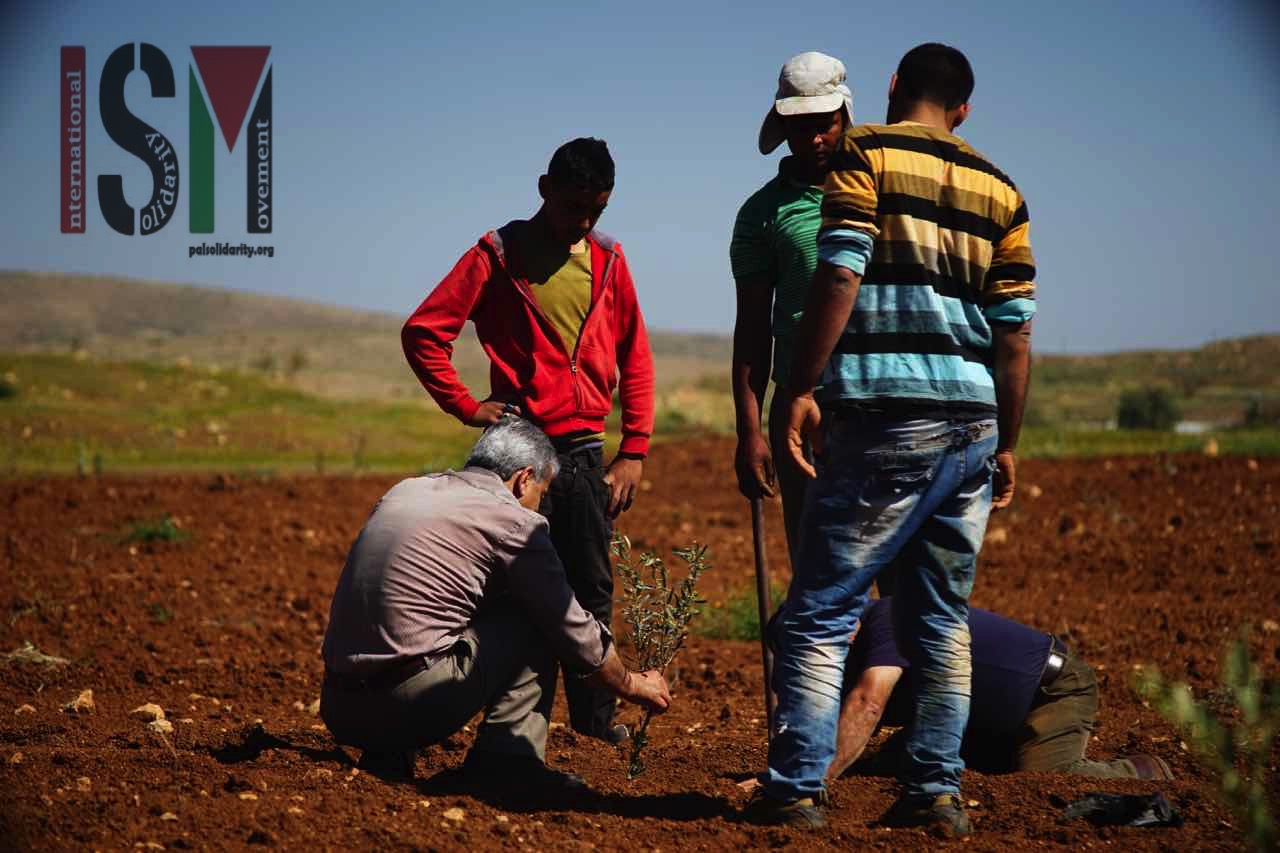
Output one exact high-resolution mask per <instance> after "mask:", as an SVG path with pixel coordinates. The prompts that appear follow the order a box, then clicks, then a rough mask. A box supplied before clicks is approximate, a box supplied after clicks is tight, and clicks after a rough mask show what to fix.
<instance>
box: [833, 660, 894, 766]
mask: <svg viewBox="0 0 1280 853" xmlns="http://www.w3.org/2000/svg"><path fill="white" fill-rule="evenodd" d="M901 677H902V667H898V666H873V667H870V668H868V669H865V670H863V672H862V676H861V677H860V678H859V679H858V684H857V686H855V687H854V688H853V689H852V690H850V691H849V693H848V695H846V696H845V697H844V704H843V705H841V707H840V722H839V723H838V728H837V729H836V758H835V761H832V762H831V767H830V768H828V770H827V779H828V780H831V779H837V778H839V777H840V774H841V773H843V772H844V771H845V770H848V769H849V766H850V765H851V764H853V762H855V761H857V760H858V759H859V758H860V757H861V756H862V753H863V751H864V750H865V749H866V748H867V742H868V741H870V740H871V736H872V735H873V734H875V731H876V726H878V725H879V724H880V718H881V717H882V716H883V715H884V708H885V705H886V704H888V702H889V696H890V695H891V694H892V693H893V688H894V686H895V685H897V683H898V679H899V678H901Z"/></svg>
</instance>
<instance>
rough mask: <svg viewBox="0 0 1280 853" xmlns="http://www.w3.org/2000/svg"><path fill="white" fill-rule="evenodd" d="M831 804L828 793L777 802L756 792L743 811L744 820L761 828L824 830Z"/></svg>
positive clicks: (762, 792) (761, 790)
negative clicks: (828, 806) (785, 827)
mask: <svg viewBox="0 0 1280 853" xmlns="http://www.w3.org/2000/svg"><path fill="white" fill-rule="evenodd" d="M828 802H829V799H828V797H827V793H826V791H823V792H822V793H821V794H819V795H817V796H816V797H801V798H799V799H795V800H775V799H774V798H773V797H770V796H768V795H767V794H765V793H764V790H763V789H760V790H758V791H757V792H756V795H755V797H753V798H752V800H751V802H749V803H747V807H746V808H745V809H743V810H742V819H743V820H745V821H746V822H747V823H754V824H757V825H759V826H794V827H796V828H798V829H822V828H823V827H824V826H826V825H827V810H826V806H827V803H828Z"/></svg>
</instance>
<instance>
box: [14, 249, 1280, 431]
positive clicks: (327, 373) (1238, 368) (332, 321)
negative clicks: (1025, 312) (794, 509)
mask: <svg viewBox="0 0 1280 853" xmlns="http://www.w3.org/2000/svg"><path fill="white" fill-rule="evenodd" d="M0 305H4V309H5V310H4V311H3V312H0V352H6V351H7V352H60V353H68V352H76V351H79V352H84V353H86V354H87V355H88V357H90V358H92V359H95V360H97V361H128V362H145V363H149V364H157V365H170V366H177V367H183V366H191V367H197V368H216V369H218V370H224V371H226V370H231V371H238V372H240V373H244V374H246V375H249V376H257V377H260V378H262V379H264V380H269V383H270V384H271V385H272V387H275V388H279V389H283V388H289V389H294V390H298V391H304V392H307V393H310V394H315V395H319V396H321V397H325V398H329V399H336V400H351V399H369V400H380V401H395V400H413V401H419V400H423V399H425V394H424V392H423V391H422V388H421V387H420V386H419V385H418V382H417V380H416V378H415V377H414V376H413V374H412V373H411V372H410V370H409V368H408V366H407V365H406V364H405V361H404V357H403V355H402V354H401V352H400V336H399V331H400V324H401V323H402V322H403V319H404V318H403V317H400V316H394V315H391V314H386V313H377V312H367V311H355V310H351V309H345V308H337V307H333V306H325V305H317V304H313V303H309V302H303V301H299V300H293V299H282V298H278V297H270V296H263V295H260V294H254V293H241V292H237V291H229V290H218V289H214V288H204V287H193V286H186V285H171V284H153V283H148V282H140V281H130V280H124V279H113V278H103V277H91V276H64V275H42V274H33V273H21V272H0ZM651 337H652V340H653V347H654V353H655V360H656V368H657V375H658V396H659V410H660V412H659V427H660V428H666V429H688V428H703V429H713V430H720V431H731V430H732V428H733V413H732V406H731V403H730V401H729V400H728V390H729V358H730V352H731V342H730V340H729V338H728V337H727V336H722V335H689V334H677V333H669V332H659V331H653V332H651ZM454 363H455V365H456V366H457V367H458V370H459V372H460V373H461V374H462V377H463V379H464V381H466V382H467V383H468V384H469V385H471V386H472V387H473V388H475V389H477V391H481V392H482V391H483V390H484V389H485V388H487V385H488V370H487V363H486V360H485V356H484V353H483V351H481V349H480V346H479V344H478V343H477V342H476V341H475V339H474V336H473V334H472V331H471V328H470V327H468V329H467V331H466V332H465V333H464V335H463V337H462V339H461V340H459V342H458V344H457V346H456V348H455V353H454ZM1278 364H1280V335H1267V336H1259V337H1253V338H1244V339H1239V340H1229V341H1218V342H1215V343H1211V344H1208V345H1206V346H1204V347H1201V348H1199V349H1196V350H1181V351H1178V350H1171V351H1146V352H1125V353H1113V354H1106V355H1088V356H1065V355H1041V354H1037V356H1036V358H1035V369H1034V377H1033V384H1032V395H1031V402H1030V411H1029V413H1028V420H1029V422H1030V423H1032V424H1038V425H1042V426H1045V427H1052V428H1054V429H1063V428H1068V429H1069V428H1080V427H1093V428H1098V427H1101V426H1104V425H1105V424H1106V423H1107V422H1108V421H1110V420H1112V419H1113V418H1114V417H1115V412H1116V404H1117V401H1118V399H1119V397H1120V395H1121V393H1123V392H1124V391H1125V390H1127V389H1134V388H1154V387H1163V388H1167V389H1169V390H1170V392H1171V393H1172V394H1173V395H1174V397H1175V398H1176V400H1177V402H1178V405H1179V406H1180V407H1181V409H1182V412H1183V416H1184V418H1186V419H1188V420H1193V421H1202V422H1206V423H1210V424H1215V425H1226V424H1232V423H1237V422H1239V421H1241V420H1242V419H1243V417H1244V413H1245V411H1246V409H1247V408H1248V407H1249V406H1250V405H1255V406H1260V407H1261V408H1262V409H1263V410H1264V411H1266V412H1276V411H1277V410H1280V370H1277V369H1276V365H1278Z"/></svg>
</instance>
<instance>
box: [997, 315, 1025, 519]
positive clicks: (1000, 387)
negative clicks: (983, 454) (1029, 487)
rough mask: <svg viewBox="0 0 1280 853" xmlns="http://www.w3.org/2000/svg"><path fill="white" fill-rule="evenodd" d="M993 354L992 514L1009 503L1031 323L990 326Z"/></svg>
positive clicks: (1019, 430)
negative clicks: (996, 432) (995, 433)
mask: <svg viewBox="0 0 1280 853" xmlns="http://www.w3.org/2000/svg"><path fill="white" fill-rule="evenodd" d="M991 328H992V334H993V335H994V337H995V351H996V369H995V373H996V375H995V383H996V406H997V408H998V410H999V411H998V414H997V418H998V425H999V429H1000V438H999V443H998V444H997V446H996V482H995V484H994V487H993V489H994V491H993V496H992V500H991V508H992V509H993V510H999V509H1004V508H1005V507H1007V506H1008V505H1009V504H1010V503H1011V502H1012V501H1013V491H1014V483H1015V479H1016V476H1015V469H1016V460H1015V457H1014V449H1015V448H1016V447H1017V446H1018V433H1019V432H1021V431H1022V412H1023V410H1024V409H1025V408H1026V403H1027V387H1028V386H1029V385H1030V383H1031V321H1030V320H1028V321H1026V322H1025V323H1018V324H1014V323H992V324H991Z"/></svg>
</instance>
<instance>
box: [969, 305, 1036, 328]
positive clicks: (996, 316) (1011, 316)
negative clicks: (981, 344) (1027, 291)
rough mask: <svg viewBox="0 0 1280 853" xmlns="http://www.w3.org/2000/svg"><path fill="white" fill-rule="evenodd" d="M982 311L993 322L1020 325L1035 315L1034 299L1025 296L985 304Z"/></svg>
mask: <svg viewBox="0 0 1280 853" xmlns="http://www.w3.org/2000/svg"><path fill="white" fill-rule="evenodd" d="M982 313H983V314H985V315H986V318H987V319H988V320H990V321H991V322H993V323H1015V324H1019V325H1020V324H1022V323H1025V322H1027V321H1028V320H1030V319H1031V318H1032V317H1034V316H1035V313H1036V301H1035V300H1034V299H1027V298H1018V299H1009V300H1007V301H1005V302H1001V303H999V304H996V305H989V306H987V307H986V308H985V309H983V312H982Z"/></svg>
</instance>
